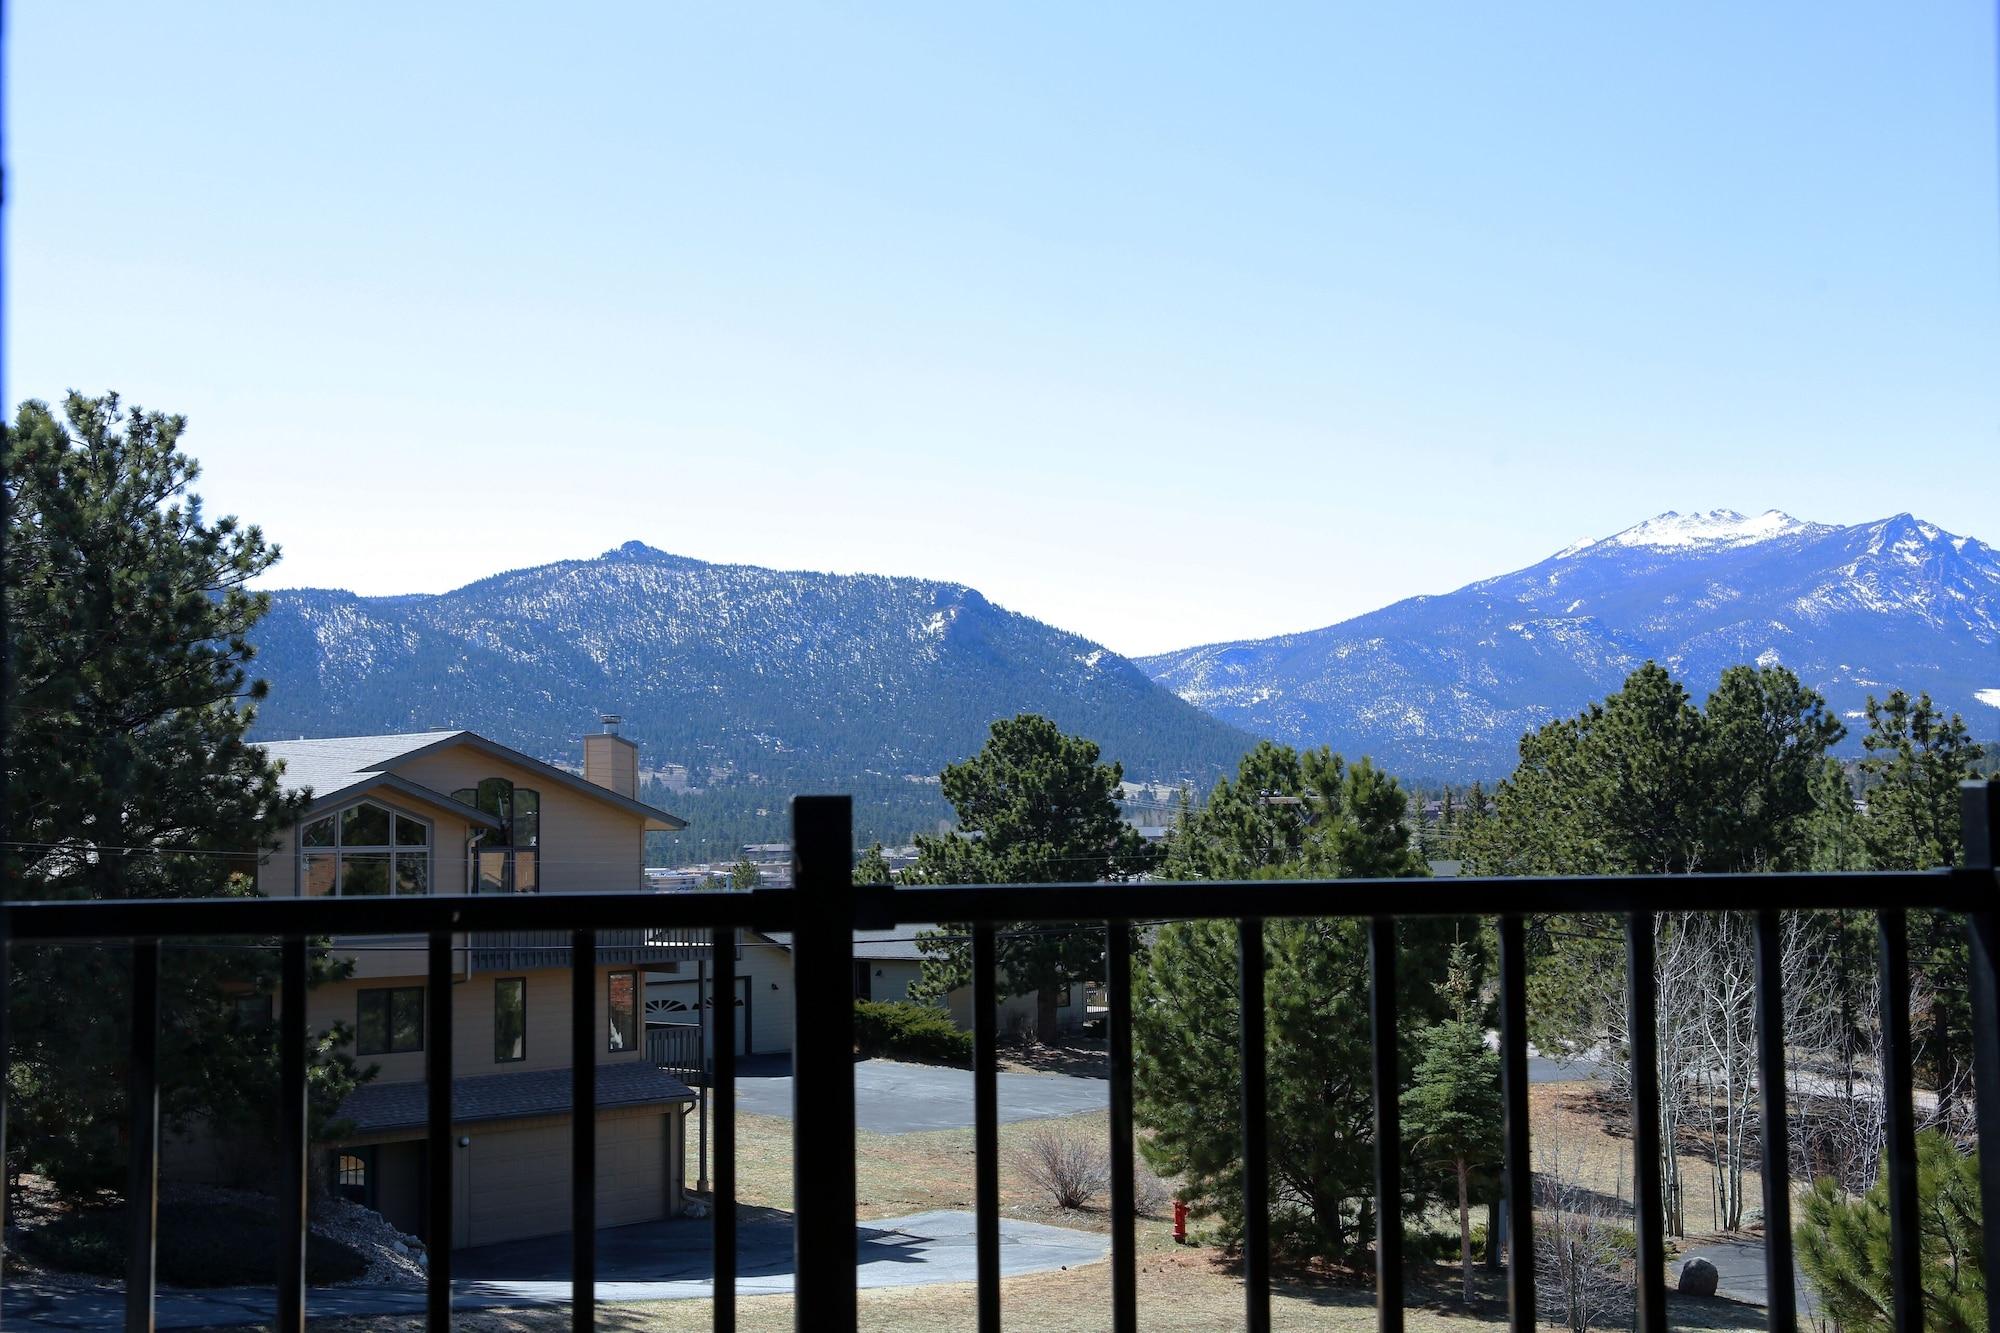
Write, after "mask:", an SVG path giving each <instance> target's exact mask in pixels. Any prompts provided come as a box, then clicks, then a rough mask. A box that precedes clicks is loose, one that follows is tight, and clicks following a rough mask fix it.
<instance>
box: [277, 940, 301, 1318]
mask: <svg viewBox="0 0 2000 1333" xmlns="http://www.w3.org/2000/svg"><path fill="white" fill-rule="evenodd" d="M278 952H279V959H278V1098H279V1103H280V1105H279V1113H278V1125H279V1152H280V1153H281V1154H282V1157H281V1159H280V1161H279V1163H278V1242H279V1262H280V1267H279V1270H278V1328H279V1329H280V1330H281V1331H282V1333H304V1329H305V1326H306V1151H307V1146H306V941H305V937H304V936H303V935H288V936H286V937H285V939H284V941H283V942H282V943H281V944H280V945H279V946H278Z"/></svg>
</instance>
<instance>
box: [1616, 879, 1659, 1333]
mask: <svg viewBox="0 0 2000 1333" xmlns="http://www.w3.org/2000/svg"><path fill="white" fill-rule="evenodd" d="M1654 956H1655V949H1654V947H1653V914H1652V913H1651V912H1631V913H1628V914H1627V915H1626V917H1625V1027H1626V1036H1627V1040H1628V1044H1629V1046H1630V1049H1631V1069H1632V1078H1631V1083H1632V1089H1631V1091H1632V1208H1633V1221H1634V1223H1635V1224H1636V1225H1635V1227H1634V1230H1635V1231H1636V1233H1637V1238H1638V1242H1639V1253H1638V1269H1639V1333H1667V1271H1666V1270H1667V1236H1666V1228H1667V1204H1666V1196H1665V1194H1664V1192H1663V1190H1662V1187H1661V1184H1660V1154H1661V1148H1660V1027H1659V1022H1660V1019H1659V1007H1660V1005H1659V999H1660V992H1659V978H1658V976H1657V974H1656V973H1655V970H1654V967H1655V964H1654Z"/></svg>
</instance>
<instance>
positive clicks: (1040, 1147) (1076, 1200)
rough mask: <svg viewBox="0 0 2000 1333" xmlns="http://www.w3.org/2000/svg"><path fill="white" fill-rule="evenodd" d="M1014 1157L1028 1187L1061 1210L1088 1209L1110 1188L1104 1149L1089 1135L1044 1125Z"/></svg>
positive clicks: (1109, 1172) (1029, 1136) (1109, 1176)
mask: <svg viewBox="0 0 2000 1333" xmlns="http://www.w3.org/2000/svg"><path fill="white" fill-rule="evenodd" d="M1014 1157H1015V1164H1016V1165H1017V1166H1018V1167H1019V1168H1020V1171H1021V1174H1022V1175H1024V1176H1026V1177H1027V1178H1028V1183H1029V1184H1031V1185H1033V1186H1034V1187H1035V1189H1036V1190H1037V1191H1039V1192H1040V1193H1041V1194H1042V1195H1043V1196H1044V1197H1046V1198H1047V1199H1048V1201H1049V1202H1050V1203H1052V1204H1054V1205H1055V1206H1056V1207H1058V1208H1069V1209H1075V1208H1087V1207H1089V1206H1090V1204H1091V1203H1092V1202H1093V1201H1094V1200H1096V1199H1097V1198H1098V1196H1100V1195H1101V1194H1103V1193H1104V1191H1105V1190H1106V1189H1107V1188H1109V1186H1110V1184H1111V1167H1110V1162H1109V1161H1108V1159H1107V1154H1106V1152H1105V1150H1104V1145H1103V1144H1101V1143H1099V1142H1097V1140H1096V1138H1095V1137H1093V1136H1090V1135H1084V1134H1078V1133H1076V1132H1074V1131H1072V1130H1065V1129H1060V1128H1058V1127H1056V1126H1054V1125H1042V1126H1039V1127H1038V1128H1036V1129H1035V1130H1034V1131H1033V1132H1032V1133H1030V1134H1029V1135H1028V1139H1027V1142H1026V1143H1025V1144H1024V1145H1023V1146H1022V1147H1021V1149H1020V1150H1019V1151H1018V1152H1016V1153H1015V1155H1014Z"/></svg>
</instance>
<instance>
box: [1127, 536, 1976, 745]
mask: <svg viewBox="0 0 2000 1333" xmlns="http://www.w3.org/2000/svg"><path fill="white" fill-rule="evenodd" d="M1648 658H1651V659H1654V660H1657V661H1660V662H1661V663H1662V664H1664V665H1666V666H1668V667H1669V668H1670V669H1673V670H1675V671H1676V672H1677V673H1679V674H1681V675H1682V676H1684V677H1685V678H1687V679H1688V680H1689V682H1690V688H1691V689H1692V690H1693V691H1694V692H1696V693H1697V694H1698V695H1699V694H1702V693H1705V692H1706V691H1707V689H1709V688H1711V687H1712V685H1713V683H1714V678H1715V677H1716V676H1718V675H1719V674H1720V671H1721V669H1722V668H1723V667H1726V666H1729V665H1733V664H1734V663H1735V662H1739V661H1752V662H1766V663H1769V662H1783V663H1785V664H1786V665H1789V666H1791V667H1792V668H1793V669H1794V670H1796V671H1798V673H1799V674H1800V676H1801V678H1802V679H1804V680H1805V681H1806V683H1808V684H1810V685H1813V686H1814V687H1815V688H1817V689H1819V690H1820V691H1821V692H1822V693H1823V694H1825V695H1826V696H1827V698H1828V700H1829V703H1830V704H1832V705H1833V707H1834V709H1835V711H1837V712H1840V713H1842V714H1843V715H1845V716H1846V717H1847V718H1848V719H1849V720H1850V721H1852V720H1853V719H1855V718H1856V717H1858V716H1859V714H1860V710H1861V706H1862V701H1863V700H1864V699H1865V697H1866V695H1867V693H1869V692H1871V691H1872V692H1874V693H1876V694H1878V695H1879V694H1885V693H1887V692H1888V691H1889V690H1891V689H1895V688H1904V689H1908V690H1909V691H1911V692H1912V693H1914V692H1916V691H1917V690H1920V689H1928V690H1929V691H1930V692H1931V693H1932V695H1933V696H1934V697H1935V698H1937V699H1938V701H1939V702H1940V703H1941V704H1943V705H1944V706H1946V707H1949V708H1953V709H1956V710H1958V711H1960V712H1963V713H1965V714H1966V716H1967V718H1968V720H1969V721H1971V722H1972V723H1973V724H1974V725H1975V729H1979V730H1982V731H1983V730H1986V729H1987V728H1983V727H1981V726H1980V724H1981V723H1982V722H1985V721H1987V720H1988V719H1985V718H1983V717H1982V716H1981V714H1982V713H1983V711H1984V709H1985V708H1986V707H1987V706H1990V705H1991V704H1992V700H1993V698H1994V697H1995V696H1994V695H1993V693H1992V687H1995V686H2000V556H1996V555H1995V553H1994V551H1993V550H1992V548H1990V547H1988V546H1987V545H1986V544H1985V543H1983V542H1980V541H1978V540H1977V539H1975V538H1971V537H1964V536H1959V535H1957V534H1953V533H1948V532H1945V531H1944V530H1943V529H1941V528H1939V527H1937V526H1936V525H1935V524H1931V523H1927V522H1925V521H1924V520H1922V519H1919V518H1916V517H1915V516H1914V515H1911V514H1907V513H1904V514H1896V515H1892V516H1890V517H1889V518H1885V519H1877V520H1874V521H1872V522H1869V523H1860V524H1853V525H1850V526H1845V527H1843V526H1840V525H1837V524H1822V523H1809V522H1806V521H1803V520H1800V519H1796V518H1793V517H1792V516H1790V515H1788V514H1784V513H1782V512H1780V511H1778V510H1768V511H1766V512H1765V513H1763V514H1760V515H1757V516H1755V517H1754V518H1753V517H1746V516H1745V515H1742V514H1739V513H1736V512H1735V511H1733V510H1711V511H1708V512H1707V513H1705V514H1693V515H1681V514H1677V513H1675V512H1673V511H1668V512H1666V513H1663V514H1659V515H1656V516H1654V517H1653V518H1650V519H1647V520H1645V521H1643V522H1641V523H1638V524H1634V525H1633V526H1632V527H1629V528H1626V529H1623V530H1622V531H1620V532H1617V533H1613V534H1611V535H1610V536H1607V537H1603V538H1597V539H1592V540H1586V541H1581V542H1577V543H1572V544H1571V545H1570V546H1568V547H1565V548H1563V549H1562V550H1560V551H1557V552H1556V553H1555V554H1554V555H1551V556H1548V557H1546V558H1544V559H1542V560H1540V561H1537V562H1535V563H1534V564H1531V565H1529V566H1527V567H1525V568H1523V569H1518V570H1514V571H1511V572H1509V573H1505V574H1499V575H1495V576H1492V577H1490V578H1485V579H1480V580H1477V581H1474V582H1472V583H1468V584H1466V585H1464V586H1462V587H1460V588H1457V589H1455V590H1453V591H1451V592H1448V593H1440V594H1431V595H1426V596H1421V597H1414V598H1406V599H1404V600H1402V601H1400V602H1396V603H1393V604H1391V605H1389V606H1386V607H1382V608H1380V609H1378V610H1375V611H1371V612H1367V613H1365V614H1363V615H1360V616H1355V617H1351V618H1349V619H1347V620H1343V621H1339V622H1336V623H1334V624H1332V625H1326V626H1322V627H1320V628H1317V629H1310V630H1301V631H1297V632H1294V633H1290V634H1281V635H1274V636H1270V637H1268V638H1263V639H1237V640H1227V641H1221V642H1217V643H1212V644H1202V645H1196V646H1194V647H1192V648H1186V649H1181V650H1178V651H1175V652H1169V653H1159V654H1151V655H1148V656H1144V657H1141V658H1138V659H1135V660H1136V661H1137V662H1138V663H1139V665H1140V666H1141V668H1142V669H1144V670H1146V671H1147V672H1148V673H1149V674H1150V675H1152V676H1153V678H1154V679H1155V680H1158V681H1159V682H1160V683H1162V684H1164V685H1167V686H1168V687H1169V688H1170V689H1173V690H1174V692H1175V693H1177V694H1179V695H1180V696H1181V697H1182V698H1184V699H1187V700H1189V701H1190V702H1193V703H1196V704H1198V705H1199V706H1201V707H1203V708H1206V709H1207V710H1208V711H1209V712H1211V713H1213V714H1214V715H1216V716H1218V717H1221V718H1224V719H1226V720H1228V721H1231V722H1233V723H1235V724H1236V725H1238V726H1241V727H1245V728H1247V729H1254V730H1259V731H1262V732H1264V733H1266V734H1270V735H1272V736H1273V737H1274V738H1275V739H1279V740H1284V741H1287V742H1290V743H1293V744H1330V745H1333V746H1335V747H1336V748H1338V749H1342V750H1343V751H1346V752H1348V753H1367V754H1371V755H1373V756H1374V757H1375V758H1376V759H1377V760H1378V762H1382V763H1385V764H1387V765H1388V766H1390V767H1392V768H1395V769H1397V770H1398V771H1401V772H1405V773H1411V774H1422V775H1432V776H1441V777H1450V778H1461V779H1463V778H1471V777H1492V776H1498V775H1501V774H1504V773H1505V772H1506V771H1508V770H1509V769H1511V767H1512V761H1513V753H1514V745H1515V742H1516V741H1517V740H1518V738H1519V736H1520V735H1521V733H1522V732H1524V731H1528V730H1532V729H1533V728H1534V727H1537V726H1539V725H1541V724H1542V723H1543V722H1546V721H1548V720H1550V719H1551V718H1553V717H1559V716H1564V715H1567V714H1569V713H1573V712H1575V711H1576V710H1578V709H1580V708H1581V707H1582V706H1583V705H1584V704H1586V703H1588V702H1589V701H1590V700H1591V699H1594V698H1599V697H1602V695H1603V694H1605V693H1606V692H1608V691H1610V690H1613V689H1616V688H1617V687H1618V684H1619V682H1620V681H1621V680H1622V679H1623V677H1624V675H1625V674H1626V672H1628V671H1629V670H1630V669H1631V668H1632V667H1634V666H1636V665H1638V664H1639V663H1640V662H1641V661H1644V660H1647V659H1648ZM1851 740H1852V738H1850V742H1851Z"/></svg>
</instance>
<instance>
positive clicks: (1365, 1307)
mask: <svg viewBox="0 0 2000 1333" xmlns="http://www.w3.org/2000/svg"><path fill="white" fill-rule="evenodd" d="M1532 1105H1533V1114H1534V1125H1535V1131H1536V1132H1537V1133H1538V1134H1539V1133H1545V1132H1561V1133H1564V1134H1566V1135H1567V1136H1568V1138H1569V1141H1570V1148H1571V1150H1572V1151H1573V1152H1574V1153H1576V1154H1577V1156H1578V1159H1579V1161H1580V1162H1581V1163H1582V1164H1583V1172H1584V1176H1585V1183H1586V1184H1588V1185H1589V1187H1590V1188H1592V1189H1597V1190H1599V1191H1600V1192H1602V1193H1604V1194H1606V1195H1610V1194H1612V1193H1614V1192H1615V1191H1617V1190H1618V1188H1619V1185H1620V1182H1621V1181H1622V1182H1623V1194H1624V1197H1625V1198H1627V1199H1630V1197H1631V1144H1630V1141H1629V1140H1628V1139H1626V1138H1624V1137H1622V1134H1623V1126H1622V1124H1621V1123H1619V1120H1618V1117H1617V1113H1616V1108H1615V1107H1612V1106H1607V1105H1605V1104H1603V1103H1601V1102H1599V1101H1598V1100H1596V1099H1595V1098H1594V1097H1593V1095H1592V1089H1591V1088H1590V1086H1589V1085H1585V1084H1550V1085H1543V1086H1538V1087H1536V1088H1535V1089H1534V1090H1533V1102H1532ZM1105 1120H1106V1118H1105V1116H1104V1115H1103V1114H1102V1113H1094V1114H1090V1115H1082V1116H1070V1117H1065V1118H1064V1119H1063V1120H1062V1122H1061V1123H1062V1125H1063V1126H1064V1128H1066V1129H1071V1130H1074V1131H1076V1132H1078V1133H1084V1134H1099V1135H1101V1134H1103V1133H1105V1132H1106V1123H1105ZM1048 1123H1049V1122H1047V1121H1041V1122H1034V1121H1030V1122H1025V1123H1021V1124H1014V1125H1003V1126H1001V1127H1000V1154H1001V1155H1000V1162H1001V1166H1000V1193H1001V1211H1002V1212H1003V1213H1005V1214H1006V1215H1008V1216H1012V1217H1019V1218H1025V1219H1029V1220H1033V1221H1040V1222H1050V1223H1054V1224H1057V1225H1061V1226H1070V1227H1077V1228H1080V1229H1084V1230H1092V1231H1104V1230H1108V1229H1109V1218H1108V1216H1107V1215H1106V1213H1105V1212H1104V1211H1103V1210H1101V1209H1090V1210H1085V1211H1080V1212H1061V1211H1059V1210H1055V1209H1051V1208H1049V1207H1047V1206H1045V1205H1044V1204H1042V1203H1040V1202H1039V1201H1038V1198H1037V1192H1036V1191H1035V1190H1034V1188H1033V1186H1032V1185H1031V1184H1030V1182H1029V1181H1028V1180H1027V1179H1026V1178H1025V1177H1024V1176H1023V1175H1022V1174H1021V1172H1020V1171H1019V1169H1018V1167H1017V1166H1016V1165H1015V1163H1014V1160H1013V1159H1014V1156H1015V1153H1014V1150H1015V1149H1017V1148H1018V1147H1020V1146H1021V1144H1022V1143H1024V1142H1025V1140H1026V1139H1027V1137H1028V1136H1029V1135H1031V1134H1032V1133H1033V1132H1035V1129H1036V1127H1037V1125H1047V1124H1048ZM737 1141H738V1166H737V1172H738V1178H737V1188H738V1197H739V1199H740V1200H741V1201H742V1202H743V1203H744V1204H745V1205H748V1206H752V1207H759V1208H772V1209H789V1208H790V1207H791V1202H792V1173H791V1121H790V1120H788V1119H785V1118H783V1117H773V1116H756V1115H747V1114H745V1115H739V1116H738V1118H737ZM688 1146H689V1161H690V1162H692V1161H693V1152H694V1147H695V1143H694V1131H693V1128H692V1127H690V1133H689V1141H688ZM855 1166H856V1178H857V1195H858V1212H859V1215H860V1217H861V1218H862V1219H864V1220H866V1219H871V1218H882V1217H893V1216H896V1215H899V1214H903V1213H913V1212H921V1211H924V1210H927V1209H932V1208H958V1209H970V1208H971V1207H972V1206H973V1156H972V1131H971V1130H969V1129H959V1130H942V1131H937V1132H932V1133H924V1134H886V1135H885V1134H869V1133H866V1132H862V1133H859V1134H857V1135H856V1154H855ZM1686 1169H1687V1171H1688V1178H1689V1180H1690V1181H1691V1182H1692V1181H1697V1180H1700V1179H1701V1178H1702V1173H1704V1172H1705V1171H1706V1167H1705V1166H1704V1165H1703V1164H1702V1163H1700V1162H1699V1161H1696V1160H1692V1159H1690V1160H1689V1161H1688V1162H1687V1164H1686ZM1753 1187H1754V1182H1753ZM1692 1203H1693V1201H1692V1200H1690V1209H1689V1212H1690V1219H1689V1220H1690V1222H1691V1223H1692V1222H1694V1221H1695V1220H1696V1214H1695V1210H1694V1208H1693V1207H1692ZM1137 1239H1138V1260H1139V1262H1138V1273H1137V1278H1138V1292H1139V1326H1140V1327H1141V1328H1144V1329H1148V1330H1155V1329H1158V1330H1166V1331H1167V1333H1181V1331H1182V1330H1210V1329H1229V1328H1241V1327H1242V1326H1243V1322H1244V1320H1243V1300H1244V1293H1243V1283H1242V1280H1241V1278H1240V1277H1239V1276H1238V1275H1237V1272H1236V1269H1235V1265H1234V1263H1233V1262H1232V1261H1231V1260H1230V1259H1229V1258H1228V1256H1226V1255H1225V1254H1224V1253H1223V1252H1222V1251H1220V1250H1219V1249H1216V1248H1214V1247H1213V1246H1209V1245H1201V1244H1196V1245H1191V1246H1186V1247H1183V1246H1177V1245H1175V1244H1174V1243H1173V1239H1172V1227H1171V1225H1170V1224H1169V1223H1167V1222H1165V1221H1154V1220H1146V1219H1141V1220H1140V1221H1139V1222H1138V1224H1137ZM1110 1281H1111V1278H1110V1266H1109V1265H1108V1264H1105V1263H1096V1264H1090V1265H1087V1266H1084V1267H1080V1268H1075V1269H1068V1270H1061V1271H1056V1272H1050V1273H1034V1274H1028V1275H1025V1276H1021V1277H1013V1278H1008V1279H1006V1280H1005V1281H1004V1282H1002V1283H1001V1302H1002V1306H1003V1309H1004V1311H1005V1322H1006V1325H1007V1327H1008V1328H1013V1329H1036V1330H1044V1331H1045V1333H1099V1331H1100V1330H1103V1329H1105V1328H1108V1327H1109V1326H1110V1303H1111V1287H1110ZM1457 1285H1458V1274H1457V1269H1456V1267H1455V1266H1453V1265H1432V1266H1426V1267H1424V1268H1421V1269H1418V1270H1415V1271H1413V1272H1412V1275H1411V1283H1410V1290H1409V1293H1408V1297H1407V1303H1408V1306H1409V1315H1408V1318H1407V1324H1406V1326H1407V1327H1408V1328H1409V1329H1410V1330H1412V1333H1460V1331H1461V1330H1463V1331H1465V1333H1470V1330H1473V1329H1478V1328H1484V1327H1489V1326H1490V1327H1495V1328H1498V1327H1502V1326H1504V1324H1505V1313H1506V1306H1505V1297H1504V1293H1503V1291H1502V1288H1501V1285H1500V1280H1499V1277H1498V1275H1497V1274H1493V1273H1488V1272H1485V1271H1484V1270H1482V1271H1481V1272H1480V1273H1479V1274H1478V1276H1477V1284H1476V1285H1477V1288H1478V1293H1479V1299H1478V1301H1477V1302H1476V1303H1475V1305H1474V1306H1473V1307H1472V1308H1470V1309H1467V1308H1466V1307H1464V1306H1462V1305H1461V1304H1460V1302H1459V1300H1458V1297H1457ZM859 1299H860V1309H861V1326H862V1327H863V1328H865V1329H879V1330H910V1331H912V1333H914V1331H916V1330H933V1329H935V1330H962V1329H969V1328H971V1327H972V1326H973V1324H974V1321H975V1291H974V1289H973V1287H972V1286H971V1285H970V1284H967V1283H951V1284H940V1285H936V1286H923V1287H892V1288H877V1289H872V1290H867V1291H863V1292H861V1293H860V1298H859ZM1271 1306H1272V1309H1271V1313H1272V1327H1273V1328H1275V1329H1279V1330H1294V1331H1296V1330H1307V1329H1312V1330H1335V1331H1337V1333H1349V1331H1351V1333H1363V1331H1364V1330H1368V1329H1372V1328H1374V1327H1375V1308H1374V1292H1373V1289H1372V1288H1371V1287H1370V1286H1369V1285H1367V1284H1366V1283H1365V1281H1356V1280H1353V1279H1346V1280H1335V1279H1331V1278H1323V1277H1314V1276H1311V1275H1307V1274H1300V1273H1291V1274H1281V1275H1279V1277H1278V1278H1277V1280H1276V1281H1274V1283H1273V1287H1272V1302H1271ZM794 1315H795V1311H794V1308H793V1303H792V1299H791V1297H789V1296H760V1297H753V1298H748V1299H745V1300H743V1301H742V1302H741V1303H740V1307H739V1317H738V1321H737V1327H739V1328H741V1329H745V1330H773V1331H775V1330H789V1329H791V1328H792V1327H793V1323H794ZM568 1318H569V1312H568V1309H567V1307H563V1306H548V1307H543V1308H538V1309H533V1310H501V1311H477V1312H467V1313H465V1314H462V1315H460V1316H458V1318H457V1320H456V1321H455V1326H456V1327H458V1328H460V1329H464V1330H468V1331H469V1333H557V1330H561V1329H567V1328H568V1326H569V1324H568ZM712 1319H713V1312H712V1310H711V1306H710V1303H709V1302H708V1301H705V1300H693V1301H659V1302H650V1303H645V1304H632V1305H622V1306H608V1307H601V1308H600V1309H599V1311H598V1327H599V1328H602V1329H610V1330H618V1331H619V1333H679V1331H681V1330H686V1331H687V1333H693V1331H694V1330H699V1329H707V1328H709V1327H710V1326H711V1321H712ZM1672 1323H1673V1326H1674V1327H1675V1328H1677V1329H1750V1328H1760V1327H1762V1326H1763V1318H1762V1311H1760V1310H1756V1309H1753V1308H1751V1307H1747V1306H1742V1305H1737V1304H1735V1303H1733V1302H1729V1301H1692V1300H1690V1301H1680V1300H1678V1299H1677V1300H1676V1301H1675V1303H1674V1307H1673V1314H1672ZM314 1327H316V1328H320V1329H324V1330H327V1333H404V1331H405V1330H408V1331H409V1333H415V1330H417V1329H420V1328H421V1327H422V1321H421V1320H419V1319H412V1318H375V1319H345V1320H330V1321H315V1324H314Z"/></svg>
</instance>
